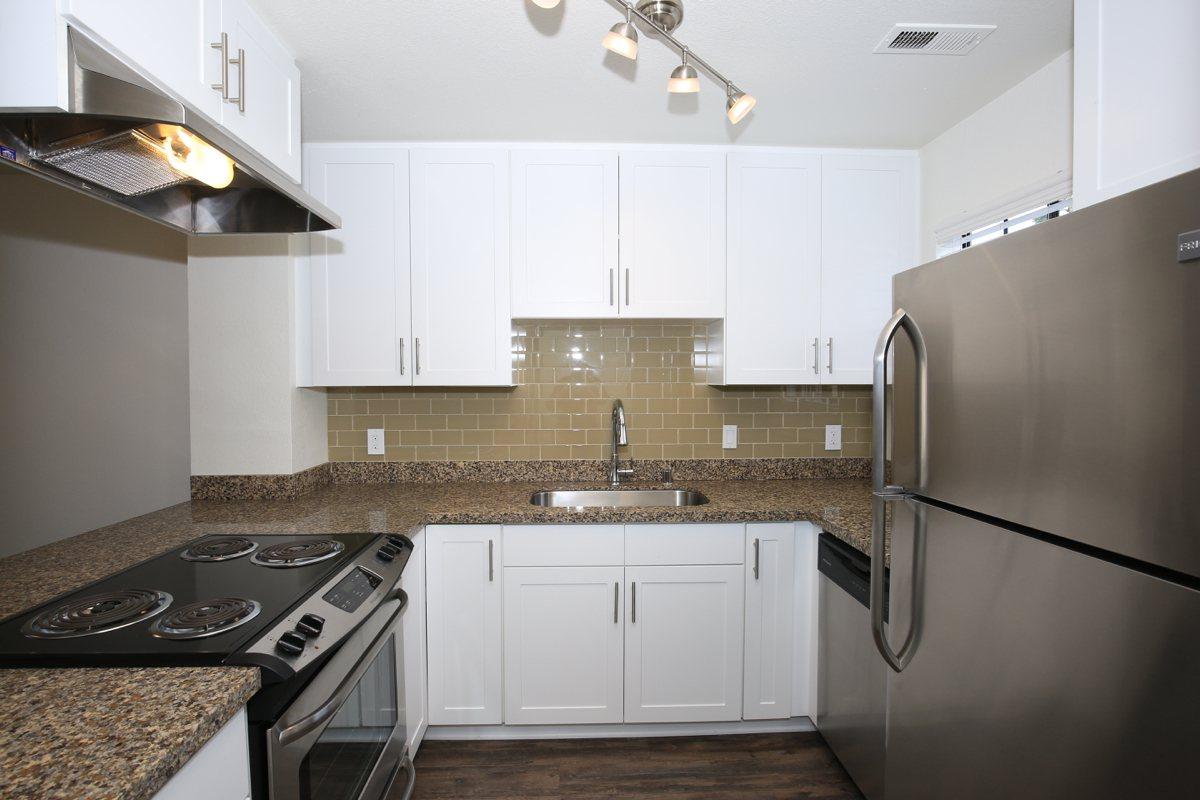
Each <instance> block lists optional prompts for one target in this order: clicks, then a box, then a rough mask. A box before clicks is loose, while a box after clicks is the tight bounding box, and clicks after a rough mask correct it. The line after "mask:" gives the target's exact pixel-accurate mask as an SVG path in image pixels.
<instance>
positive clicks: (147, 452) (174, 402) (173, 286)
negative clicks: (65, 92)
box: [0, 168, 190, 556]
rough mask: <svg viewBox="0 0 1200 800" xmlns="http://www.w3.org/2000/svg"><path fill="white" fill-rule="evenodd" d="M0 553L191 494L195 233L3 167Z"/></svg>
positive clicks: (0, 185)
mask: <svg viewBox="0 0 1200 800" xmlns="http://www.w3.org/2000/svg"><path fill="white" fill-rule="evenodd" d="M0 354H2V355H0V365H2V367H3V372H2V374H3V375H4V388H3V390H2V391H0V437H2V441H3V446H2V447H0V477H2V479H0V509H3V514H0V556H5V555H9V554H11V553H16V552H20V551H22V550H27V549H29V548H32V547H36V546H38V545H42V544H46V543H49V542H52V541H55V540H57V539H62V538H65V537H67V536H73V535H74V534H77V533H82V532H83V531H87V530H91V529H93V528H98V527H100V526H102V525H108V524H110V523H113V522H119V521H121V520H124V519H128V518H129V517H134V516H137V515H139V514H145V513H148V512H150V511H155V510H157V509H160V508H163V507H165V506H170V505H174V504H176V503H180V502H183V501H185V500H187V499H188V496H189V486H188V476H189V474H190V471H189V468H188V346H187V238H186V237H185V236H184V235H183V234H181V233H176V232H174V231H171V230H169V229H167V228H165V227H163V226H161V225H158V224H155V223H153V222H150V221H148V220H144V219H141V218H139V217H136V216H134V215H133V214H131V213H129V212H127V211H121V210H118V209H115V208H112V207H110V206H107V205H105V204H103V203H100V202H99V201H96V200H91V199H88V198H86V197H84V196H82V195H79V194H76V193H75V192H72V191H69V190H67V189H63V188H59V187H56V186H53V185H52V184H50V183H47V182H46V181H44V180H41V179H39V178H34V177H31V176H28V175H24V174H20V173H17V172H13V171H10V170H9V169H7V168H0Z"/></svg>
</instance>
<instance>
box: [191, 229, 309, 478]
mask: <svg viewBox="0 0 1200 800" xmlns="http://www.w3.org/2000/svg"><path fill="white" fill-rule="evenodd" d="M302 239H303V237H297V236H282V235H281V236H227V237H216V238H206V237H194V238H192V239H191V240H190V248H189V253H188V269H187V271H188V330H189V337H188V339H189V352H190V374H191V443H192V446H191V450H192V459H191V468H192V474H193V475H285V474H291V473H294V472H299V471H300V470H303V469H307V468H309V467H312V466H316V465H317V464H323V463H325V462H326V461H327V460H328V458H329V453H328V450H329V447H328V444H329V443H328V434H327V430H328V417H327V408H326V400H325V393H324V392H323V391H319V390H313V389H297V388H295V387H296V384H297V380H296V366H295V365H296V358H295V353H296V332H297V325H296V312H295V302H294V293H295V291H296V270H297V269H299V267H300V261H299V259H298V258H297V252H296V250H297V248H298V247H299V246H301V245H302V241H301V240H302Z"/></svg>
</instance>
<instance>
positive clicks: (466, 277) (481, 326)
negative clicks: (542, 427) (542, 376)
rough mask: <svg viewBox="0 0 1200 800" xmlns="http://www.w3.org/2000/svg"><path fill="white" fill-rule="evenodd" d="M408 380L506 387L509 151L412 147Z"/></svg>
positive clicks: (509, 368) (508, 353)
mask: <svg viewBox="0 0 1200 800" xmlns="http://www.w3.org/2000/svg"><path fill="white" fill-rule="evenodd" d="M410 167H411V214H412V319H413V383H414V384H415V385H417V386H508V385H511V384H512V356H511V350H512V346H511V342H510V331H511V327H512V314H511V311H510V285H509V250H508V241H509V237H508V234H509V210H508V209H509V206H508V201H509V182H508V152H507V151H505V150H470V149H461V148H438V149H423V150H413V151H412V152H411V156H410Z"/></svg>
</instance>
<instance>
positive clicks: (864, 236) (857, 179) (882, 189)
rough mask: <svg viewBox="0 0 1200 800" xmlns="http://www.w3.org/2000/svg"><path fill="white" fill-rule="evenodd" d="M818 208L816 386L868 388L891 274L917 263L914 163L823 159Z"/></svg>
mask: <svg viewBox="0 0 1200 800" xmlns="http://www.w3.org/2000/svg"><path fill="white" fill-rule="evenodd" d="M821 205H822V214H821V231H822V234H821V254H822V256H821V262H822V263H821V359H822V361H821V363H820V365H819V366H820V370H821V380H822V382H824V383H840V384H855V383H858V384H863V383H870V382H871V357H872V355H873V354H874V351H875V340H876V339H877V338H878V336H879V331H880V329H881V328H883V325H884V323H885V322H887V321H888V318H889V317H890V316H891V312H892V276H893V275H895V274H896V273H897V272H900V271H902V270H905V269H908V268H909V267H911V266H913V265H914V264H916V262H917V161H916V159H915V158H913V157H908V156H886V155H837V156H823V157H822V160H821Z"/></svg>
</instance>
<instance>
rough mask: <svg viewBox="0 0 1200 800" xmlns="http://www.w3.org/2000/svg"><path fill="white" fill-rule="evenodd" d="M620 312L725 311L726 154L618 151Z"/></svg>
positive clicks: (680, 314)
mask: <svg viewBox="0 0 1200 800" xmlns="http://www.w3.org/2000/svg"><path fill="white" fill-rule="evenodd" d="M620 163H621V166H620V184H621V187H620V195H621V268H620V272H621V274H620V276H619V291H620V296H619V300H618V303H619V308H620V314H621V315H622V316H630V317H668V318H669V317H676V318H680V317H682V318H696V317H698V318H706V317H707V318H717V317H722V316H724V314H725V154H724V153H722V152H712V151H708V150H691V151H666V150H661V151H660V150H651V151H622V152H621V154H620Z"/></svg>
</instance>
